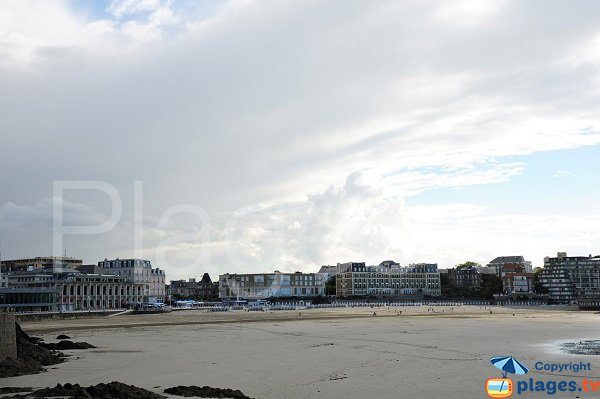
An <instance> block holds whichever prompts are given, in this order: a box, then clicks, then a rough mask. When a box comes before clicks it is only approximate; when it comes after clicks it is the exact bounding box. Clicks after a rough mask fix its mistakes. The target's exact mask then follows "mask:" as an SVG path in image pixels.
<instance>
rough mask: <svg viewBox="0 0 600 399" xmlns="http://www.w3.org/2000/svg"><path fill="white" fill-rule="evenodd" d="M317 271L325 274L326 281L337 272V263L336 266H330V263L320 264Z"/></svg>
mask: <svg viewBox="0 0 600 399" xmlns="http://www.w3.org/2000/svg"><path fill="white" fill-rule="evenodd" d="M317 273H318V274H322V275H323V276H325V282H327V281H329V279H331V278H332V277H335V275H336V273H337V265H336V266H330V265H325V266H321V268H320V269H319V271H318V272H317Z"/></svg>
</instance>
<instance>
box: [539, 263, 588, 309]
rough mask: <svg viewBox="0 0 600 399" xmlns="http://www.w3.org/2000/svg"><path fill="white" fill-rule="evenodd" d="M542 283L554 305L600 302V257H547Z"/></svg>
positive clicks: (541, 277) (541, 278)
mask: <svg viewBox="0 0 600 399" xmlns="http://www.w3.org/2000/svg"><path fill="white" fill-rule="evenodd" d="M540 280H541V282H542V284H543V285H544V286H545V287H546V288H547V289H548V296H549V299H550V301H552V302H558V303H569V302H573V301H576V300H579V299H581V300H597V299H600V256H592V255H589V256H567V253H566V252H559V253H558V254H557V256H556V257H546V258H544V269H543V270H542V274H541V276H540Z"/></svg>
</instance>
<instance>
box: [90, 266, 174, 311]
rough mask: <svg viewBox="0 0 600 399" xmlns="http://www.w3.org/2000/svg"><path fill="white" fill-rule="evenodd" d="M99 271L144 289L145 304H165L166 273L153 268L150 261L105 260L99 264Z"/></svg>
mask: <svg viewBox="0 0 600 399" xmlns="http://www.w3.org/2000/svg"><path fill="white" fill-rule="evenodd" d="M98 268H99V269H97V270H99V271H101V272H102V273H104V274H115V275H117V276H121V277H124V278H125V281H127V282H128V283H131V284H136V285H137V284H141V285H142V287H143V297H144V300H143V302H154V301H158V302H163V301H164V300H165V296H166V288H165V272H164V270H161V269H159V268H153V267H152V264H151V263H150V261H149V260H144V259H118V258H117V259H113V260H108V259H105V260H103V261H100V262H98Z"/></svg>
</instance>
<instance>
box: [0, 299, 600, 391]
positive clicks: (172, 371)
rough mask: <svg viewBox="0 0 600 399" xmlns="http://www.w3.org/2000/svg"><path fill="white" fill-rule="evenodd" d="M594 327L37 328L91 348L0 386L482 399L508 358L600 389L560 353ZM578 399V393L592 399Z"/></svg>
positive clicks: (594, 373)
mask: <svg viewBox="0 0 600 399" xmlns="http://www.w3.org/2000/svg"><path fill="white" fill-rule="evenodd" d="M431 309H433V310H431ZM490 309H491V312H492V313H491V314H490ZM374 313H375V315H374ZM599 320H600V315H598V314H595V313H593V312H581V311H574V310H564V309H560V308H553V307H539V308H515V309H513V308H508V307H492V308H490V307H487V308H485V309H484V308H483V307H477V306H462V307H442V306H437V307H434V308H429V307H427V306H420V307H390V308H387V307H381V308H369V307H361V308H346V309H310V310H299V311H273V312H244V311H230V312H218V313H217V312H215V313H208V312H206V311H199V310H189V311H188V310H186V311H179V312H172V313H168V314H154V315H122V316H113V317H103V318H91V319H77V320H45V321H40V322H28V323H23V324H22V326H23V328H24V330H25V331H27V332H28V333H30V334H32V335H35V336H39V337H42V338H44V339H45V340H46V342H55V341H54V338H55V337H56V335H57V334H59V333H63V334H68V335H69V336H71V337H72V338H73V340H74V341H85V342H89V343H91V344H93V345H95V346H96V347H97V348H95V349H89V350H83V351H67V353H69V354H72V355H73V356H72V357H71V358H70V359H69V360H68V361H67V362H65V363H62V364H58V365H56V366H52V368H51V369H49V370H48V372H45V373H41V374H36V375H29V376H21V377H12V378H6V379H2V380H0V386H34V387H46V386H53V385H56V384H57V383H66V382H70V383H79V384H82V385H83V384H85V385H90V384H96V383H101V382H111V381H121V382H124V383H127V384H133V385H136V386H139V387H142V388H145V389H149V390H151V391H154V392H158V393H162V390H163V389H165V388H168V387H173V386H176V385H199V386H202V385H209V386H213V387H223V388H232V389H239V390H241V391H242V392H244V393H245V394H246V395H248V396H251V397H254V398H267V399H268V398H293V399H296V398H298V399H300V398H312V397H320V398H321V397H322V398H342V397H347V398H365V397H372V398H398V397H415V398H433V397H439V396H450V397H461V398H481V397H485V391H484V388H483V387H484V384H485V381H486V379H487V378H491V377H496V378H497V377H501V374H502V373H501V371H500V370H498V369H496V368H494V367H493V366H492V365H491V363H490V358H491V357H493V356H504V355H513V356H515V357H516V358H518V360H519V361H521V362H523V363H524V364H526V365H527V366H528V367H529V368H530V372H529V374H528V375H527V376H517V377H515V381H516V380H518V379H519V378H522V379H525V378H529V377H531V378H534V379H536V380H543V381H547V380H549V379H557V378H558V379H573V380H576V381H581V380H582V379H583V378H584V377H587V378H592V379H598V380H600V357H598V356H586V355H569V354H566V353H563V352H560V351H559V350H558V346H557V345H558V344H559V343H560V342H564V341H579V340H588V339H598V338H599V337H600V331H599V330H598V321H599ZM580 361H582V362H583V361H585V362H589V363H590V364H591V370H590V371H580V372H578V373H575V372H572V371H563V372H561V374H560V375H557V374H551V373H549V372H546V371H543V370H542V371H540V370H535V367H534V365H535V364H536V363H537V362H543V363H553V362H554V363H569V362H580ZM509 377H510V376H509ZM569 395H570V396H569ZM585 395H586V394H585V393H581V392H577V396H579V397H581V398H583V397H594V396H592V395H591V394H590V396H585ZM521 396H524V397H540V394H537V396H536V394H534V393H530V392H525V393H523V394H522V395H521ZM575 396H576V395H575V394H573V393H571V394H567V393H563V396H560V394H557V395H554V396H553V397H575ZM596 396H597V394H596Z"/></svg>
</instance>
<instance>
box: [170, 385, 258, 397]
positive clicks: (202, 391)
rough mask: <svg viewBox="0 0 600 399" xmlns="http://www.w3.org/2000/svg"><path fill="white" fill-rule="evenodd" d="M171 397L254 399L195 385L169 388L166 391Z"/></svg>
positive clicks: (221, 389)
mask: <svg viewBox="0 0 600 399" xmlns="http://www.w3.org/2000/svg"><path fill="white" fill-rule="evenodd" d="M164 392H165V393H168V394H170V395H177V396H184V397H187V398H191V397H197V398H231V399H252V398H250V397H249V396H246V395H244V394H243V393H242V392H241V391H238V390H234V389H228V388H212V387H207V386H203V387H198V386H195V385H190V386H185V385H180V386H177V387H173V388H167V389H165V391H164Z"/></svg>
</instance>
